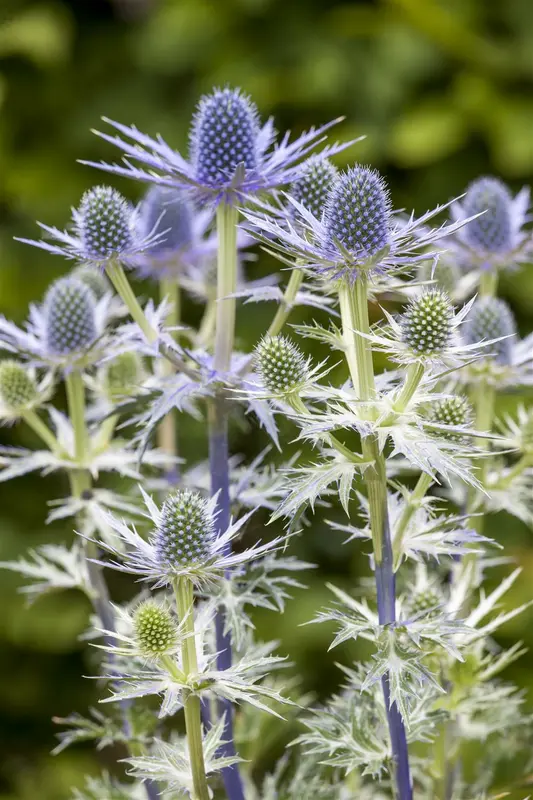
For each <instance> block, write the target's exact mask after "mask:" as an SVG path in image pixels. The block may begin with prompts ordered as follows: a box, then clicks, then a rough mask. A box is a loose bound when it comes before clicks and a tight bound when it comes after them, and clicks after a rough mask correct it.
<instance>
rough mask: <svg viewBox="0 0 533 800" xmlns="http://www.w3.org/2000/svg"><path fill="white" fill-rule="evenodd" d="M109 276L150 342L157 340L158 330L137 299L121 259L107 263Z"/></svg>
mask: <svg viewBox="0 0 533 800" xmlns="http://www.w3.org/2000/svg"><path fill="white" fill-rule="evenodd" d="M106 273H107V277H108V278H109V280H110V281H111V283H112V284H113V286H114V287H115V289H116V291H117V294H119V295H120V297H121V298H122V300H123V301H124V303H125V304H126V307H127V309H128V311H129V312H130V314H131V316H132V318H133V319H134V320H135V322H136V323H137V325H138V326H139V328H140V329H141V330H142V332H143V333H144V335H145V336H146V338H147V339H148V341H149V342H150V343H152V342H155V341H156V340H157V336H158V334H157V331H156V330H155V329H154V328H152V326H151V325H150V323H149V322H148V320H147V319H146V315H145V313H144V311H143V310H142V308H141V306H140V304H139V301H138V300H137V298H136V296H135V293H134V291H133V289H132V288H131V285H130V282H129V280H128V278H127V275H126V273H125V272H124V268H123V267H122V264H120V262H119V261H115V260H111V261H108V262H107V264H106Z"/></svg>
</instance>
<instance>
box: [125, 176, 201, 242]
mask: <svg viewBox="0 0 533 800" xmlns="http://www.w3.org/2000/svg"><path fill="white" fill-rule="evenodd" d="M193 214H194V212H193V209H192V207H191V204H190V202H189V201H188V200H187V198H186V197H185V194H184V193H183V192H182V191H179V190H178V189H172V188H169V187H166V186H151V187H150V188H149V189H148V191H147V192H146V194H145V196H144V198H143V200H142V202H141V204H140V207H139V221H138V225H139V229H140V232H141V235H142V236H149V235H150V233H151V232H152V231H153V230H155V229H156V227H157V229H158V230H160V231H162V232H163V231H164V233H163V237H162V239H161V240H160V241H156V242H155V243H154V244H153V245H152V246H151V247H150V248H149V251H148V255H150V256H165V255H168V254H169V253H175V252H177V251H179V250H181V249H182V248H184V247H186V246H187V245H189V244H190V243H191V241H192V238H193Z"/></svg>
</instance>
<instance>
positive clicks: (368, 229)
mask: <svg viewBox="0 0 533 800" xmlns="http://www.w3.org/2000/svg"><path fill="white" fill-rule="evenodd" d="M390 214H391V204H390V198H389V192H388V189H387V186H386V185H385V181H384V180H383V178H382V177H381V176H380V175H379V173H378V172H376V171H375V170H373V169H370V168H369V167H359V166H357V167H354V168H353V169H349V170H348V171H347V172H345V173H343V174H342V175H340V176H339V177H338V178H337V180H336V181H335V182H334V184H333V187H332V189H331V191H330V192H329V195H328V198H327V201H326V207H325V210H324V226H325V233H326V238H327V240H328V243H334V242H335V241H337V242H339V243H340V244H341V245H342V246H343V247H344V248H346V249H347V250H349V251H350V252H351V253H354V254H355V255H356V256H357V257H358V258H359V259H363V260H364V259H370V258H371V257H372V256H374V255H375V254H376V253H379V251H380V250H383V248H384V247H386V246H387V244H388V243H389V226H390Z"/></svg>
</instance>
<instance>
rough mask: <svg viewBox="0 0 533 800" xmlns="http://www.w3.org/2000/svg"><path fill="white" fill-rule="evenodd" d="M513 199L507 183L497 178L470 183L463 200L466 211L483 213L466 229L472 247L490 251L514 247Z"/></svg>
mask: <svg viewBox="0 0 533 800" xmlns="http://www.w3.org/2000/svg"><path fill="white" fill-rule="evenodd" d="M512 200H513V198H512V196H511V193H510V191H509V189H508V188H507V186H506V185H505V184H504V183H502V181H499V180H498V179H497V178H490V177H489V178H478V179H477V180H475V181H473V182H472V183H471V184H470V186H469V187H468V189H467V192H466V197H465V198H464V201H463V210H464V213H465V215H466V216H467V217H473V216H474V215H475V214H481V216H480V217H478V218H477V219H474V220H472V221H471V222H469V223H468V225H466V226H465V228H464V239H465V241H466V242H467V244H469V245H470V247H472V248H473V249H474V250H482V251H485V252H488V253H505V252H506V251H508V250H510V249H511V247H512V216H511V215H512ZM482 212H484V213H482Z"/></svg>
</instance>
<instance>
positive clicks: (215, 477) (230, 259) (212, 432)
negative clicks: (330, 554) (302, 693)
mask: <svg viewBox="0 0 533 800" xmlns="http://www.w3.org/2000/svg"><path fill="white" fill-rule="evenodd" d="M237 218H238V212H237V209H236V208H235V207H234V206H233V205H229V204H227V203H220V205H219V206H218V208H217V217H216V219H217V234H218V258H217V306H216V323H215V352H214V367H215V369H216V371H217V372H218V373H219V374H221V375H223V374H224V373H225V372H227V371H228V369H229V368H230V365H231V356H232V353H233V342H234V338H235V298H234V297H230V295H232V294H233V293H234V292H235V291H236V288H237ZM208 425H209V469H210V474H211V494H212V495H216V496H217V512H218V514H217V518H216V533H217V536H220V535H221V534H222V533H223V532H224V531H225V530H226V528H227V527H228V525H229V522H230V516H231V501H230V464H229V442H228V405H227V401H226V399H225V397H224V396H223V394H222V392H221V391H220V390H219V392H218V393H217V396H216V397H215V398H213V399H212V400H211V401H210V402H209V406H208ZM230 546H231V545H230V544H229V543H228V546H227V547H228V550H229V548H230ZM215 633H216V646H217V652H218V656H217V667H218V669H219V670H226V669H228V668H229V667H231V663H232V653H231V635H230V633H229V632H228V631H227V629H226V620H225V614H224V610H223V609H222V608H218V609H217V613H216V618H215ZM218 705H219V713H220V715H221V716H222V715H224V744H223V746H222V747H221V754H222V755H224V756H227V757H231V756H233V755H234V754H235V745H234V740H233V706H232V704H231V702H230V701H228V700H221V701H220V702H219V704H218ZM222 775H223V779H224V786H225V788H226V793H227V795H228V797H229V799H230V800H244V791H243V788H242V783H241V779H240V775H239V770H238V768H237V765H236V764H234V765H232V766H229V767H226V768H225V769H223V771H222Z"/></svg>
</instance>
